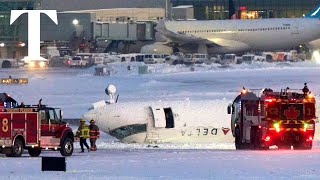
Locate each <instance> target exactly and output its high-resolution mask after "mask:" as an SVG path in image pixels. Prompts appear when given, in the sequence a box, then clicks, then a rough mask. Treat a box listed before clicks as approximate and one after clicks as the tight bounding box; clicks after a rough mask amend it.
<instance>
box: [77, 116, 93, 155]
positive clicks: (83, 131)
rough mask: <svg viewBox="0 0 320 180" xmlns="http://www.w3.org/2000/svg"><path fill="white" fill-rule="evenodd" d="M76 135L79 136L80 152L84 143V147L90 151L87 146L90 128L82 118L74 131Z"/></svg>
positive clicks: (82, 150)
mask: <svg viewBox="0 0 320 180" xmlns="http://www.w3.org/2000/svg"><path fill="white" fill-rule="evenodd" d="M76 137H78V138H80V147H81V152H84V148H83V145H85V146H86V148H87V149H88V152H90V149H89V146H88V144H87V138H89V137H90V128H89V126H88V125H87V124H86V120H84V119H81V120H80V125H79V128H78V131H77V133H76Z"/></svg>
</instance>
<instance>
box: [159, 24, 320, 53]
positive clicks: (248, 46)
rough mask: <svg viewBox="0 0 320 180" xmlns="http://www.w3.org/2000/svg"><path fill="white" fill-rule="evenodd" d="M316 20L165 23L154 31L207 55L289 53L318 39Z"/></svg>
mask: <svg viewBox="0 0 320 180" xmlns="http://www.w3.org/2000/svg"><path fill="white" fill-rule="evenodd" d="M319 25H320V20H319V19H318V18H274V19H254V20H252V19H250V20H211V21H164V22H162V24H161V23H159V25H158V26H157V27H156V29H157V30H158V31H159V32H160V33H161V34H163V35H164V36H165V37H167V38H168V39H169V40H170V41H171V42H175V43H177V44H179V46H184V45H191V44H198V45H200V46H201V45H204V46H205V47H206V48H207V51H208V53H235V52H246V51H251V50H252V51H272V50H280V49H291V48H292V47H294V46H299V45H300V44H304V43H307V42H310V41H313V40H316V39H319V38H320V29H319Z"/></svg>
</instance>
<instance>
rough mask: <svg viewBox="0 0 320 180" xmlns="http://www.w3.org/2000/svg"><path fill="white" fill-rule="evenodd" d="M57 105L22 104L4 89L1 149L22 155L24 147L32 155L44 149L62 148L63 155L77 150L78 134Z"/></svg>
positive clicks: (1, 95) (0, 101)
mask: <svg viewBox="0 0 320 180" xmlns="http://www.w3.org/2000/svg"><path fill="white" fill-rule="evenodd" d="M56 110H57V109H56V108H52V107H48V106H46V105H42V104H41V100H40V101H39V104H38V105H23V104H21V105H19V104H18V103H17V102H16V101H15V100H14V99H13V98H12V97H10V96H9V95H8V94H6V93H0V121H1V122H0V153H3V154H5V155H6V156H7V157H20V156H21V155H22V153H23V151H24V149H26V150H28V153H29V155H30V156H32V157H37V156H39V155H40V153H41V151H42V150H59V151H60V153H61V155H62V156H71V155H72V153H73V142H74V134H73V132H72V129H71V128H70V127H69V125H68V124H67V123H66V122H63V121H62V111H61V109H60V110H59V115H57V113H56Z"/></svg>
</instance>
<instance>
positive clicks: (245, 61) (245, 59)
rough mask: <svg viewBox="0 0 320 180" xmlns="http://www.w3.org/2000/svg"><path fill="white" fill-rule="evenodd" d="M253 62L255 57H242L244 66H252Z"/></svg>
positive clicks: (251, 55) (246, 55)
mask: <svg viewBox="0 0 320 180" xmlns="http://www.w3.org/2000/svg"><path fill="white" fill-rule="evenodd" d="M254 60H255V57H254V55H253V54H245V55H243V56H242V62H243V63H246V64H252V62H253V61H254Z"/></svg>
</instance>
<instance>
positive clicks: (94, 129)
mask: <svg viewBox="0 0 320 180" xmlns="http://www.w3.org/2000/svg"><path fill="white" fill-rule="evenodd" d="M89 127H90V145H91V147H90V150H91V151H96V150H97V145H96V141H97V138H99V137H100V131H99V128H98V126H97V125H95V121H94V119H91V121H90V126H89Z"/></svg>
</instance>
